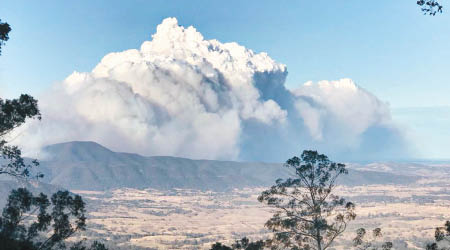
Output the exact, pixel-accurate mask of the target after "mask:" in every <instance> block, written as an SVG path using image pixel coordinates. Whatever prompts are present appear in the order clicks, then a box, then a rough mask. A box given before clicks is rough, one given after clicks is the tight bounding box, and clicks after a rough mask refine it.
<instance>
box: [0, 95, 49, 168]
mask: <svg viewBox="0 0 450 250" xmlns="http://www.w3.org/2000/svg"><path fill="white" fill-rule="evenodd" d="M27 118H37V119H41V114H40V112H39V109H38V105H37V100H36V99H34V98H33V97H32V96H29V95H21V96H20V97H19V98H18V99H13V100H4V99H1V98H0V138H4V136H5V135H7V134H8V133H10V132H11V131H12V130H13V129H14V128H17V127H18V126H20V125H22V124H23V123H24V122H25V120H26V119H27ZM0 157H1V158H3V160H4V161H2V163H1V164H0V174H7V175H11V176H14V177H29V176H30V169H31V167H35V166H38V165H39V163H38V161H36V160H34V161H32V162H31V163H26V162H25V161H24V159H23V158H22V152H21V150H20V149H19V148H18V147H17V146H10V145H7V141H6V140H4V139H2V140H0ZM36 177H42V175H41V174H37V176H36Z"/></svg>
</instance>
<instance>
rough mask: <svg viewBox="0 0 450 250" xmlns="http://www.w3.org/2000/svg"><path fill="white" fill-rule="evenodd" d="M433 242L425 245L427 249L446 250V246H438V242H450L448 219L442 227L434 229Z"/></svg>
mask: <svg viewBox="0 0 450 250" xmlns="http://www.w3.org/2000/svg"><path fill="white" fill-rule="evenodd" d="M434 239H435V242H433V243H429V244H427V245H426V249H427V250H446V249H450V248H447V247H440V246H439V243H440V242H446V243H447V244H448V242H450V221H446V222H445V224H444V226H443V227H437V228H436V230H435V231H434Z"/></svg>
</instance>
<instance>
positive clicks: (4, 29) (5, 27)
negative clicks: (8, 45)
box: [0, 19, 11, 55]
mask: <svg viewBox="0 0 450 250" xmlns="http://www.w3.org/2000/svg"><path fill="white" fill-rule="evenodd" d="M10 31H11V26H9V24H8V23H6V22H5V23H2V19H0V55H1V54H2V46H3V45H4V44H5V42H6V41H8V40H9V32H10Z"/></svg>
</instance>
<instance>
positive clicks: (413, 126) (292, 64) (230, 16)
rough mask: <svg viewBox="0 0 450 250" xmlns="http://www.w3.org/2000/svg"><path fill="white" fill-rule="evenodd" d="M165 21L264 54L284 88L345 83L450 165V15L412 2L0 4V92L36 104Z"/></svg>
mask: <svg viewBox="0 0 450 250" xmlns="http://www.w3.org/2000/svg"><path fill="white" fill-rule="evenodd" d="M443 4H444V11H445V10H446V7H447V6H446V4H447V2H446V1H444V2H443ZM166 17H176V18H177V19H178V21H179V23H180V24H181V25H183V26H190V25H192V26H194V27H196V28H197V29H198V30H199V31H200V32H201V33H202V34H203V35H204V36H205V38H207V39H218V40H219V41H221V42H231V41H235V42H237V43H239V44H241V45H244V46H245V47H247V48H251V49H253V50H254V51H257V52H261V51H265V52H267V53H268V54H269V55H270V56H271V57H272V58H274V59H275V60H277V61H278V62H281V63H284V64H286V65H287V67H288V71H289V75H288V78H287V86H288V87H294V86H298V85H299V84H302V83H304V82H306V81H309V80H312V81H317V80H324V79H325V80H335V79H340V78H343V77H347V78H351V79H353V80H354V81H355V82H356V83H357V84H358V85H360V86H361V87H363V88H365V89H366V90H368V91H370V92H371V93H373V94H375V95H376V96H377V97H378V98H380V99H381V100H383V101H385V102H388V103H389V104H390V106H391V107H392V108H393V117H394V120H396V121H398V122H399V123H402V124H404V125H405V126H406V127H407V129H408V130H409V131H411V133H412V134H414V136H415V137H417V138H421V139H420V140H419V141H422V142H424V143H423V144H422V143H421V144H418V145H417V147H418V148H419V151H420V152H421V154H422V156H423V157H426V158H450V150H448V148H450V147H449V146H450V134H449V133H446V131H447V128H449V127H450V121H449V120H450V118H449V112H448V109H449V108H448V107H449V106H450V98H449V97H448V94H449V93H450V82H449V81H450V70H449V69H450V61H449V58H450V48H449V44H450V25H449V24H450V15H448V13H447V12H446V11H445V12H444V14H441V15H437V16H435V17H429V16H423V15H422V14H421V13H420V11H419V8H418V7H417V6H416V4H415V1H414V0H408V1H407V0H399V1H392V0H382V1H360V0H345V1H344V0H340V1H338V0H335V1H329V0H328V1H326V0H324V1H322V0H316V1H260V0H259V1H192V0H191V1H167V0H165V1H20V0H3V1H2V4H1V5H0V18H1V19H2V21H7V22H9V23H10V24H11V25H12V29H13V30H12V32H11V34H10V41H8V42H7V44H6V46H5V47H4V49H3V54H2V56H1V57H0V93H1V94H2V96H6V97H14V96H17V95H18V94H19V93H22V92H27V93H31V94H33V95H39V94H40V93H42V92H43V91H45V90H46V89H48V88H49V87H50V86H51V85H52V84H53V83H55V82H58V81H61V80H63V79H64V78H65V77H67V76H68V75H69V74H70V73H72V72H73V71H81V72H83V71H90V70H91V69H92V68H93V67H94V66H95V65H96V64H97V63H98V62H99V60H100V59H101V58H102V57H103V56H104V55H105V54H107V53H109V52H114V51H122V50H126V49H130V48H138V47H139V46H140V44H141V43H142V42H143V41H145V40H149V39H150V35H151V34H153V33H154V32H155V29H156V26H157V24H159V23H160V22H161V20H162V19H164V18H166ZM424 107H426V109H424ZM424 110H425V111H424ZM430 110H431V111H432V113H433V114H434V115H430V112H428V111H430ZM436 117H438V118H440V119H436ZM436 128H438V129H436Z"/></svg>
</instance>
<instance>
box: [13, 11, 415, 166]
mask: <svg viewBox="0 0 450 250" xmlns="http://www.w3.org/2000/svg"><path fill="white" fill-rule="evenodd" d="M286 77H287V68H286V66H285V65H283V64H280V63H277V62H275V61H274V60H272V59H271V58H270V57H269V56H268V55H267V54H266V53H254V52H253V51H251V50H249V49H246V48H245V47H243V46H240V45H238V44H237V43H220V42H219V41H217V40H204V38H203V36H202V35H201V34H200V33H199V32H197V30H196V29H195V28H193V27H188V28H184V27H181V26H179V25H178V23H177V20H176V19H175V18H167V19H165V20H163V22H162V23H161V24H160V25H158V27H157V32H156V33H155V34H154V35H153V36H152V40H151V41H146V42H144V43H143V44H142V46H141V48H140V49H139V50H136V49H131V50H127V51H123V52H118V53H110V54H108V55H106V56H105V57H104V58H103V59H102V60H101V62H100V63H99V64H98V65H97V66H96V67H95V68H94V69H93V70H92V72H83V73H79V72H74V73H73V74H71V75H70V76H68V77H67V78H66V79H65V80H64V81H62V82H61V83H58V84H56V85H55V86H54V87H53V89H51V90H49V91H48V92H47V93H46V94H45V95H44V96H42V97H41V98H40V106H41V110H42V114H43V120H42V121H40V122H37V121H30V122H28V123H27V124H26V125H25V126H24V127H22V128H21V129H19V130H18V131H17V132H16V133H17V134H18V135H20V136H19V137H18V139H17V140H16V141H15V142H19V144H20V145H21V146H22V147H23V148H24V150H25V152H30V153H31V152H37V150H38V149H39V148H41V147H42V146H44V145H47V144H52V143H58V142H64V141H73V140H90V141H96V142H98V143H100V144H102V145H104V146H106V147H109V148H111V149H113V150H115V151H123V152H134V153H140V154H143V155H171V156H182V157H189V158H204V159H227V160H257V161H284V160H286V159H287V158H288V157H291V156H292V155H293V154H297V153H299V152H300V151H301V150H303V149H309V148H311V149H318V150H320V151H322V152H324V153H327V154H329V155H331V156H334V157H338V158H342V159H369V158H374V157H379V158H392V157H404V156H405V155H406V153H407V151H408V149H407V147H406V146H405V145H406V144H405V140H404V136H403V135H402V133H401V132H400V130H399V128H398V127H397V126H396V125H395V124H394V123H393V122H392V119H391V117H390V110H389V107H388V105H387V104H386V103H383V102H382V101H380V100H379V99H377V98H376V97H375V96H374V95H372V94H371V93H369V92H367V91H365V90H364V89H362V88H360V87H358V86H357V85H356V84H355V83H353V81H352V80H350V79H341V80H337V81H321V82H318V83H312V82H308V83H306V84H304V85H301V86H299V87H298V88H296V89H295V90H288V89H286V87H285V85H284V83H285V79H286ZM31 154H32V153H31Z"/></svg>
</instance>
